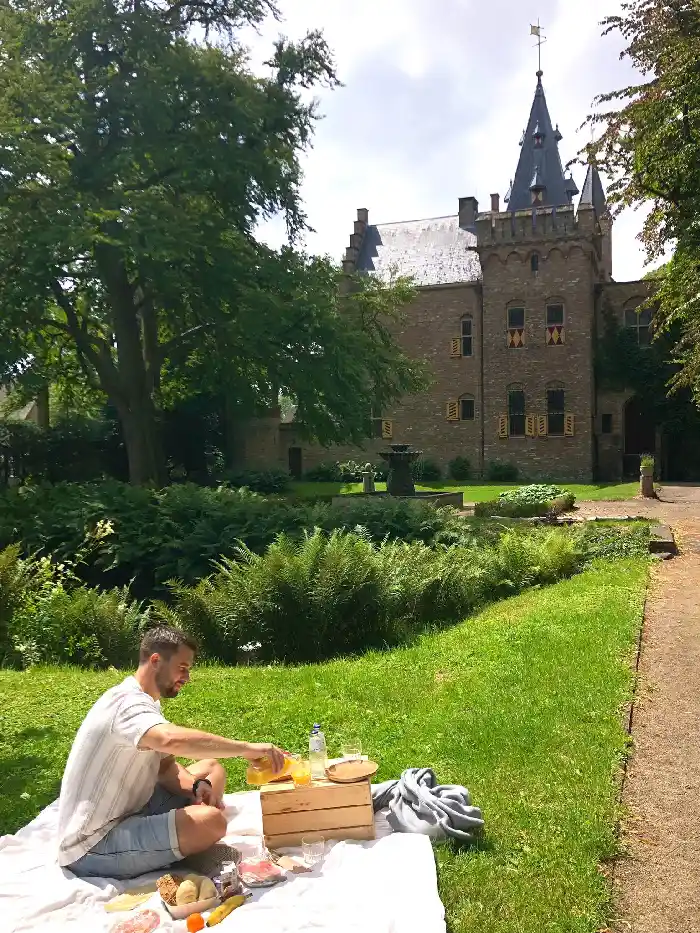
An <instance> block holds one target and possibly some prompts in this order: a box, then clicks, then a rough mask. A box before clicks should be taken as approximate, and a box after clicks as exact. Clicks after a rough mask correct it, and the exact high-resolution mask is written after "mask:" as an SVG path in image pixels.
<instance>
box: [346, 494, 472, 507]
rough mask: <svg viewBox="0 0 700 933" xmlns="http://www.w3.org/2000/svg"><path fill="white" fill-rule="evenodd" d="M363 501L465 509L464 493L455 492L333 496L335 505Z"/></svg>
mask: <svg viewBox="0 0 700 933" xmlns="http://www.w3.org/2000/svg"><path fill="white" fill-rule="evenodd" d="M361 499H389V500H392V499H398V500H399V501H401V502H427V503H428V505H433V506H435V508H436V509H439V508H443V507H445V506H451V507H452V508H453V509H463V508H464V493H463V492H461V491H455V492H417V493H416V494H415V496H390V495H389V494H388V493H386V492H373V493H364V492H351V493H348V495H346V496H333V499H332V502H333V505H348V504H349V503H351V502H357V501H359V500H361Z"/></svg>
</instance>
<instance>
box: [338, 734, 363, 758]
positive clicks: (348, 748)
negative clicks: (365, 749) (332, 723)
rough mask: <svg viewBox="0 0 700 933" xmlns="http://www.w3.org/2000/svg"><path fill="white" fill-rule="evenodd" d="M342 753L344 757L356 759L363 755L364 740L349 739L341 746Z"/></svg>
mask: <svg viewBox="0 0 700 933" xmlns="http://www.w3.org/2000/svg"><path fill="white" fill-rule="evenodd" d="M340 754H341V755H342V756H343V758H346V759H348V760H350V761H354V760H355V759H357V758H361V757H362V742H361V741H360V740H359V739H349V740H348V741H347V742H345V743H344V744H343V745H341V746H340Z"/></svg>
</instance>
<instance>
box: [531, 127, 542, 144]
mask: <svg viewBox="0 0 700 933" xmlns="http://www.w3.org/2000/svg"><path fill="white" fill-rule="evenodd" d="M532 138H533V140H534V142H535V149H541V148H542V145H543V143H544V133H543V132H542V130H541V129H540V125H539V123H538V124H537V125H536V126H535V129H534V132H533V134H532Z"/></svg>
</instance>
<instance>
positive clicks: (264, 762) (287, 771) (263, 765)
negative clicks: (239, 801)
mask: <svg viewBox="0 0 700 933" xmlns="http://www.w3.org/2000/svg"><path fill="white" fill-rule="evenodd" d="M294 765H295V761H294V759H293V758H292V757H291V756H289V755H285V759H284V765H283V766H282V770H281V771H279V772H277V773H276V774H275V772H274V771H273V770H272V763H271V762H270V759H269V758H267V757H265V758H261V759H260V760H259V761H255V762H252V761H251V763H250V764H249V765H248V770H247V771H246V776H245V777H246V783H248V784H253V785H260V784H269V783H270V782H271V781H279V780H280V779H282V778H286V777H290V776H291V775H292V772H293V770H294Z"/></svg>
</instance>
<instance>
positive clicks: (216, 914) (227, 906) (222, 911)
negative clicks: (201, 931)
mask: <svg viewBox="0 0 700 933" xmlns="http://www.w3.org/2000/svg"><path fill="white" fill-rule="evenodd" d="M245 901H246V899H245V897H244V896H243V895H242V894H236V896H235V897H230V898H229V899H228V900H227V901H224V903H223V904H221V906H220V907H217V908H216V909H215V910H212V912H211V913H210V914H209V919H208V920H207V926H208V927H215V926H216V925H217V923H221V921H222V920H225V919H226V917H228V915H229V914H230V913H232V912H233V911H234V910H235V909H236V908H237V907H240V906H241V904H245Z"/></svg>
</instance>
